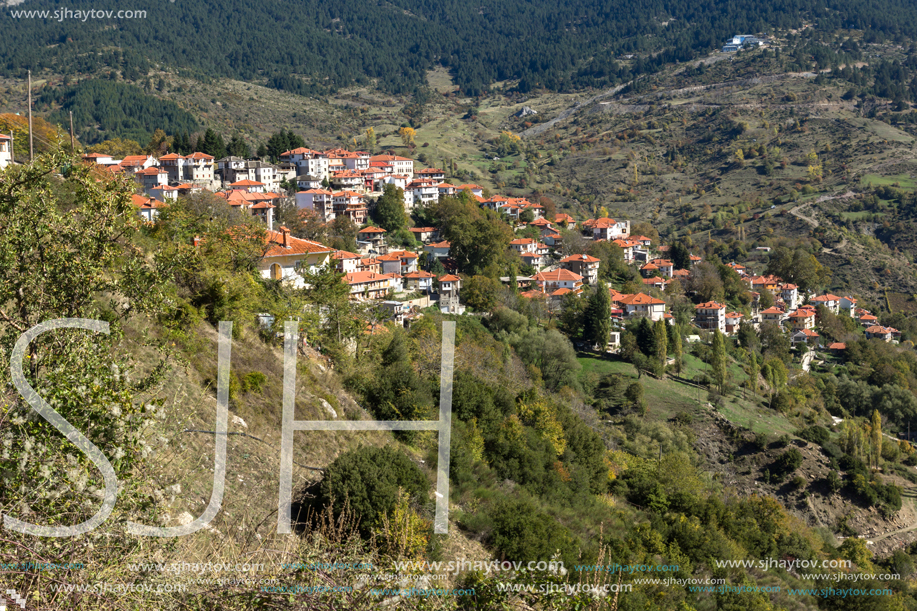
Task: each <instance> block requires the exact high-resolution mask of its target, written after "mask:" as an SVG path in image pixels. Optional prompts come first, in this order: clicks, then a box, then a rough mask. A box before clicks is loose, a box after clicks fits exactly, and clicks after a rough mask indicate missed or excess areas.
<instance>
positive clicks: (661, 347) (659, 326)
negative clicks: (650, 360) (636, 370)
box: [653, 320, 669, 373]
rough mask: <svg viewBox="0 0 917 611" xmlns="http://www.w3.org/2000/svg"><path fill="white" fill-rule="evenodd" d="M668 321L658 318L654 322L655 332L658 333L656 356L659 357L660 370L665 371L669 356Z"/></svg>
mask: <svg viewBox="0 0 917 611" xmlns="http://www.w3.org/2000/svg"><path fill="white" fill-rule="evenodd" d="M666 326H668V325H667V323H666V322H665V321H664V320H657V321H656V322H655V323H654V324H653V333H654V334H655V335H656V358H657V359H659V368H660V369H659V371H660V373H665V364H666V361H667V360H668V356H669V338H668V335H669V334H668V330H667V329H666Z"/></svg>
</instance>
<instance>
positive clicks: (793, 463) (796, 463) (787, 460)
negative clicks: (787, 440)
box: [774, 448, 802, 474]
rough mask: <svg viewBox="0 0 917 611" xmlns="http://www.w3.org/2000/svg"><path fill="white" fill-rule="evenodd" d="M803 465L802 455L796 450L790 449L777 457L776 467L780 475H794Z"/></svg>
mask: <svg viewBox="0 0 917 611" xmlns="http://www.w3.org/2000/svg"><path fill="white" fill-rule="evenodd" d="M800 465H802V453H801V452H800V451H799V450H797V449H796V448H790V449H789V450H787V451H786V452H784V453H783V454H781V455H780V456H778V457H777V460H775V461H774V466H775V468H776V469H777V471H778V472H779V473H783V474H787V473H792V472H793V471H795V470H796V469H798V468H799V467H800Z"/></svg>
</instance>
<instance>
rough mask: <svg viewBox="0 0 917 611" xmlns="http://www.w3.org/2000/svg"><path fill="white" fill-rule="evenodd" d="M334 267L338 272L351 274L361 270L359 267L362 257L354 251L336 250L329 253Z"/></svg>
mask: <svg viewBox="0 0 917 611" xmlns="http://www.w3.org/2000/svg"><path fill="white" fill-rule="evenodd" d="M331 259H332V260H333V261H334V265H335V268H336V269H337V271H338V273H344V274H352V273H354V272H358V271H363V270H361V269H360V267H361V260H362V257H360V255H358V254H356V253H352V252H347V251H346V250H336V251H334V254H333V255H331Z"/></svg>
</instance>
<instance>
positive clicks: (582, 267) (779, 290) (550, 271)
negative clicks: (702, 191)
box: [0, 141, 901, 364]
mask: <svg viewBox="0 0 917 611" xmlns="http://www.w3.org/2000/svg"><path fill="white" fill-rule="evenodd" d="M2 144H3V141H0V146H2ZM83 159H84V161H85V162H87V163H90V164H95V165H97V166H99V167H100V168H103V169H104V171H106V172H109V173H111V174H112V175H118V174H121V175H126V176H131V177H133V179H134V180H135V181H136V182H137V183H138V187H137V190H138V193H137V194H135V195H133V201H134V204H135V206H136V208H137V211H138V214H139V215H140V216H141V217H142V218H143V220H144V221H147V222H149V223H154V222H155V221H156V218H157V215H158V213H159V211H160V210H162V209H163V208H164V207H166V206H168V205H169V203H170V202H174V201H176V200H177V198H179V197H182V196H187V195H192V194H198V193H203V192H212V193H213V194H214V195H215V196H217V197H219V198H222V199H224V200H225V201H226V202H227V203H228V204H229V205H230V206H232V207H233V208H236V209H238V210H241V211H245V212H247V213H249V214H251V215H252V216H254V217H257V218H258V219H260V220H261V221H262V222H263V223H264V224H265V226H266V229H267V233H266V235H267V243H266V244H265V247H264V253H263V257H262V259H261V262H260V264H259V270H260V273H261V275H262V276H263V277H264V278H266V279H267V278H269V279H272V280H278V281H281V282H284V283H290V284H291V285H293V286H295V287H300V288H301V287H303V286H305V282H304V280H303V276H302V275H301V273H300V272H301V271H303V270H308V271H311V272H315V271H317V270H320V269H322V268H325V267H327V266H328V265H329V263H331V264H332V265H333V267H334V268H335V269H336V271H337V272H338V273H340V274H343V275H342V281H343V282H344V283H346V284H347V285H349V287H350V298H351V299H352V300H354V301H372V302H377V303H378V304H379V305H380V306H382V307H383V308H384V309H385V310H386V311H388V312H389V314H390V317H391V320H393V321H395V322H396V323H398V324H399V325H402V324H403V325H405V326H408V325H409V324H410V323H411V321H413V320H415V319H417V318H418V317H421V316H422V310H423V308H425V307H430V306H434V307H438V308H439V309H440V311H442V312H443V313H458V314H462V313H468V314H471V313H473V309H472V310H467V305H466V303H465V300H464V299H462V284H463V281H465V280H467V274H465V273H464V270H461V269H458V267H457V266H456V262H455V260H454V259H453V258H452V257H451V256H450V243H449V242H448V241H446V240H444V239H442V236H441V235H440V228H438V227H410V228H409V231H410V233H411V234H412V236H413V238H414V240H415V245H416V246H415V247H414V248H413V249H405V248H401V247H399V246H400V245H390V244H389V241H390V240H389V239H388V238H387V236H386V233H387V232H386V230H385V229H383V228H381V227H378V226H377V225H375V224H373V222H372V220H371V219H372V218H373V217H374V212H375V206H376V203H377V201H378V199H379V198H380V197H381V196H382V194H383V192H384V191H385V190H386V188H387V187H389V188H391V187H394V188H395V189H397V194H398V196H399V197H400V198H401V201H403V205H404V211H405V213H406V214H407V215H409V216H410V215H412V214H415V213H417V212H418V211H421V210H423V209H424V208H425V207H427V206H430V205H431V204H433V203H435V202H437V201H439V200H440V198H443V197H450V196H456V195H459V194H465V195H466V196H467V197H470V198H472V199H473V200H474V201H476V202H477V204H478V205H479V206H480V207H481V208H483V209H488V210H492V211H495V212H496V213H498V214H499V215H500V218H501V219H502V220H503V221H504V222H505V223H507V224H508V225H509V226H510V227H512V229H513V230H514V231H515V233H516V235H517V236H518V237H516V238H515V239H512V240H511V241H509V243H508V245H507V247H508V248H509V249H511V251H512V252H514V253H515V254H516V255H517V256H518V273H517V271H514V272H513V274H512V275H509V274H508V275H506V276H503V277H502V278H501V280H502V282H503V284H504V285H506V286H509V285H510V284H512V283H513V282H515V290H517V291H518V295H519V297H522V298H527V299H531V300H536V301H539V302H541V303H542V304H543V306H544V307H545V309H546V311H547V312H549V313H553V314H558V313H559V312H560V311H561V310H562V308H563V302H564V299H565V298H566V299H570V298H579V297H582V295H583V294H584V290H590V289H592V288H594V287H596V286H597V285H598V284H599V268H600V264H601V260H600V259H599V258H597V257H595V256H592V255H590V254H588V253H587V252H586V251H587V250H589V248H590V246H591V245H595V244H600V243H602V242H607V243H609V244H611V245H613V247H614V248H617V249H619V251H620V255H619V256H620V259H621V260H622V261H623V262H624V263H625V264H626V265H627V266H628V267H629V268H630V269H631V270H632V273H634V275H635V276H636V275H637V273H639V280H640V282H641V283H642V287H640V288H642V290H640V288H638V290H633V286H632V287H631V290H629V292H623V291H619V290H617V289H615V288H613V287H609V288H608V291H609V294H610V298H611V304H612V307H611V310H610V313H611V323H612V328H613V329H614V330H613V332H612V333H611V335H610V343H609V345H608V346H607V350H609V351H612V352H614V351H617V350H618V349H619V348H620V340H621V333H620V330H621V329H622V328H623V325H624V323H625V322H627V321H629V320H634V319H637V318H641V317H646V318H648V319H650V320H651V321H653V322H656V321H659V320H665V321H667V322H669V323H673V322H675V320H676V316H675V315H674V314H673V313H672V311H671V308H670V304H671V302H672V296H673V295H680V294H682V293H685V289H686V288H689V287H691V286H692V285H693V284H696V279H697V278H696V276H697V274H696V270H697V266H698V265H699V264H700V263H702V261H703V258H702V257H701V256H699V255H696V254H690V253H689V256H688V257H687V259H686V260H684V261H680V262H679V264H676V262H674V261H673V260H672V258H671V257H670V255H669V246H667V245H665V244H660V243H659V241H658V238H651V237H647V236H644V235H637V234H634V233H633V232H632V231H631V221H630V220H615V219H611V218H608V217H602V218H595V219H584V220H579V221H578V220H576V219H574V218H573V217H572V216H570V215H568V214H565V213H556V212H555V213H554V214H548V213H547V211H546V209H545V206H544V205H542V204H540V203H536V202H532V201H529V200H528V199H526V198H524V197H523V198H517V197H504V196H502V195H496V194H489V193H486V192H485V189H484V188H483V187H481V186H479V185H476V184H459V185H454V184H450V183H449V182H447V181H446V173H445V172H444V171H443V170H441V169H438V168H421V167H416V168H415V162H414V160H413V159H410V158H407V157H400V156H397V155H393V154H379V155H371V154H369V153H368V152H365V151H349V150H345V149H331V150H326V151H317V150H312V149H309V148H305V147H300V148H296V149H293V150H289V151H285V152H284V153H283V154H282V155H281V156H280V163H278V164H271V163H266V162H264V161H261V160H245V159H241V158H238V157H232V156H230V157H225V158H222V159H214V158H213V157H212V156H210V155H207V154H204V153H200V152H195V153H192V154H190V155H185V156H182V155H178V154H175V153H169V154H165V155H162V156H160V157H159V158H157V157H155V156H153V155H137V156H128V157H125V158H124V159H114V158H112V157H111V156H107V155H103V154H100V153H90V154H87V155H84V156H83ZM281 206H289V207H295V210H296V211H297V213H298V214H300V215H301V216H304V217H308V218H310V219H313V220H316V221H318V222H320V223H324V224H328V223H332V222H333V221H335V219H339V218H346V219H347V220H349V221H350V222H351V223H352V224H353V226H355V227H357V229H356V236H355V238H356V244H357V245H358V251H359V252H348V251H346V250H340V249H334V248H331V247H328V246H326V245H323V244H321V243H319V242H316V241H313V240H308V239H303V238H301V237H297V236H296V235H293V233H292V232H291V230H290V229H289V228H287V227H285V226H282V225H277V224H276V222H275V213H276V211H277V210H278V208H280V207H281ZM552 207H553V206H552ZM640 226H642V227H649V225H647V224H646V223H641V225H640ZM571 232H572V233H571ZM647 232H648V233H649V231H647ZM564 234H566V235H567V236H568V239H569V236H570V235H575V236H577V238H582V239H577V240H576V242H575V243H574V244H567V245H565V244H564V237H563V236H564ZM523 236H532V237H523ZM759 250H760V251H764V254H766V253H767V251H769V250H770V248H769V247H760V248H759ZM756 254H761V253H756ZM745 263H746V262H735V261H733V262H730V263H729V264H728V267H729V268H730V269H731V271H732V272H734V274H735V275H736V277H737V278H739V279H741V282H742V283H744V285H745V286H746V287H747V291H746V295H745V296H744V297H743V299H740V300H739V302H740V303H743V304H747V305H745V307H742V308H738V307H736V304H733V307H730V305H729V304H728V303H724V302H721V301H716V300H708V301H704V300H703V296H702V294H700V293H699V292H698V291H690V290H689V291H688V293H689V295H690V296H691V297H693V301H694V302H696V303H694V304H692V305H693V310H694V311H693V313H689V314H688V315H685V314H684V313H682V315H681V316H682V320H680V322H681V323H683V324H689V325H693V326H694V327H695V329H696V330H697V331H698V332H700V331H707V332H710V331H719V332H721V333H723V334H726V335H736V334H737V333H738V332H739V330H740V329H741V327H742V325H743V324H749V325H751V326H752V327H753V328H755V329H758V328H759V327H760V325H762V324H773V325H776V326H777V327H778V328H779V329H781V330H783V332H784V333H785V334H786V335H787V336H788V337H789V339H790V342H791V345H792V346H794V347H795V346H799V347H801V348H803V350H802V352H806V351H808V350H812V349H815V348H823V349H826V350H828V351H830V352H832V353H834V354H838V353H840V352H842V351H843V350H844V348H845V345H844V343H843V342H836V341H835V342H832V341H824V340H823V338H822V335H821V334H819V333H818V327H819V310H818V308H819V306H822V307H824V308H825V311H827V312H830V313H832V314H834V315H837V314H842V315H844V316H847V317H849V318H851V319H852V320H854V321H856V322H857V323H858V324H859V327H861V329H862V332H863V334H864V335H865V337H866V338H879V339H882V340H884V341H887V342H893V341H898V340H899V339H900V336H901V334H900V332H899V331H898V330H897V329H895V328H893V327H888V326H882V325H880V324H878V318H877V317H876V316H875V315H874V314H873V313H872V312H870V311H869V310H866V309H864V308H862V307H859V306H858V305H857V299H856V298H854V297H852V296H847V295H844V296H838V295H833V294H831V293H824V294H817V293H816V292H815V291H812V290H809V291H803V290H800V288H799V287H798V286H797V285H795V284H793V283H790V282H785V281H784V280H783V279H781V278H779V277H777V276H775V275H766V274H763V273H760V274H756V273H755V272H753V271H752V269H751V265H752V264H751V263H749V264H748V265H749V266H748V267H746V265H745ZM755 265H758V266H759V267H760V266H761V261H760V259H757V260H756V262H755ZM437 269H438V270H440V272H441V273H434V272H435V271H436V270H437ZM508 272H509V270H507V273H508ZM632 284H633V283H631V285H632ZM568 296H571V297H568ZM594 348H597V346H594ZM803 363H804V364H805V358H803Z"/></svg>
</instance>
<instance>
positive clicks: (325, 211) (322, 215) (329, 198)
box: [296, 189, 334, 223]
mask: <svg viewBox="0 0 917 611" xmlns="http://www.w3.org/2000/svg"><path fill="white" fill-rule="evenodd" d="M296 207H297V208H299V209H300V210H312V211H313V212H315V214H316V215H318V218H319V219H321V221H322V222H325V223H328V222H330V221H333V220H334V193H332V192H331V191H328V190H325V189H309V190H308V191H300V192H299V193H297V194H296Z"/></svg>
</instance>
